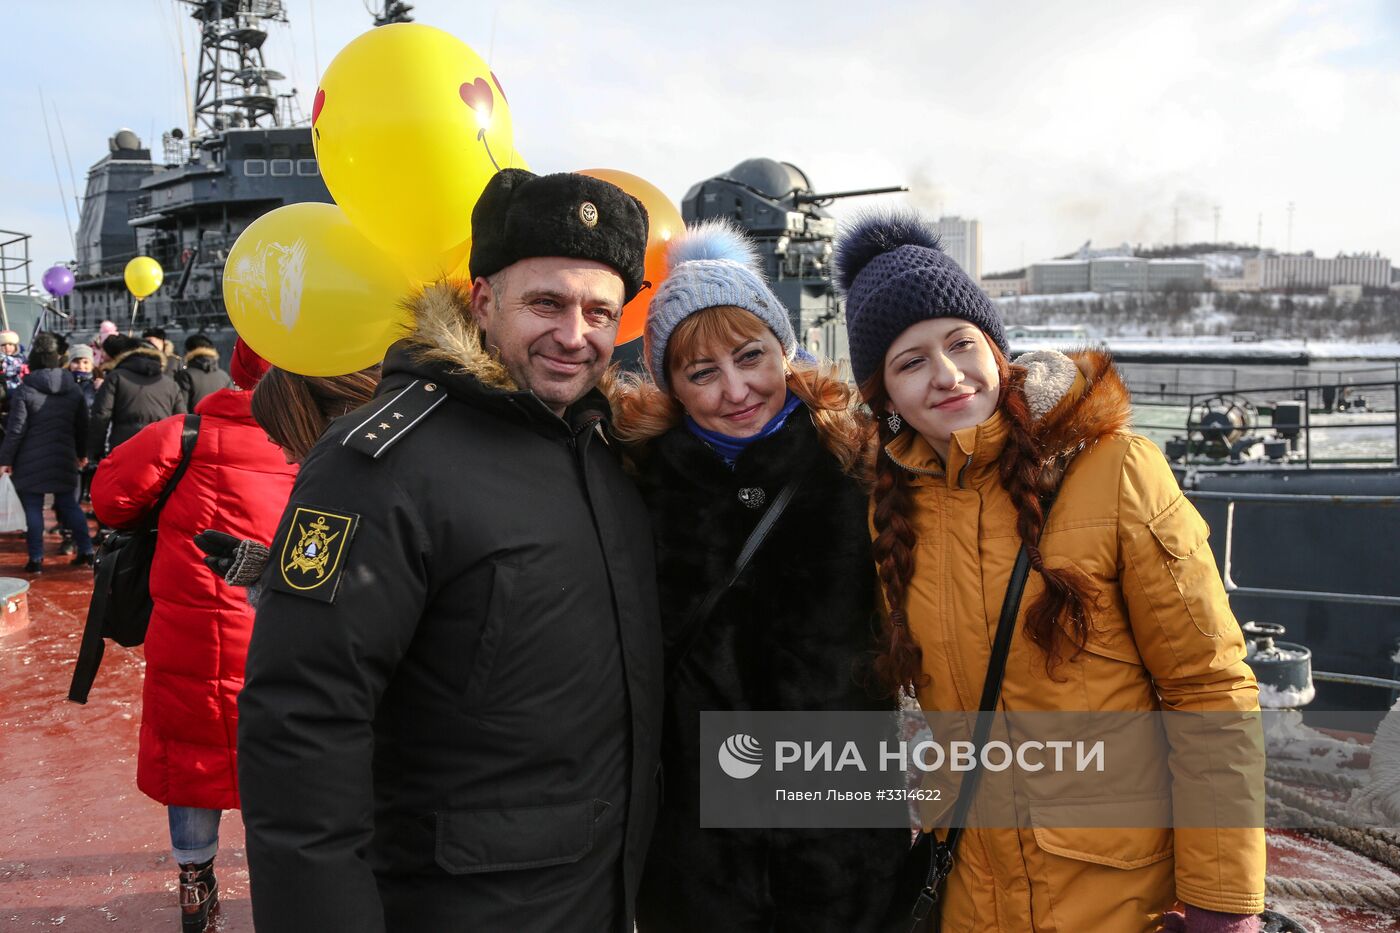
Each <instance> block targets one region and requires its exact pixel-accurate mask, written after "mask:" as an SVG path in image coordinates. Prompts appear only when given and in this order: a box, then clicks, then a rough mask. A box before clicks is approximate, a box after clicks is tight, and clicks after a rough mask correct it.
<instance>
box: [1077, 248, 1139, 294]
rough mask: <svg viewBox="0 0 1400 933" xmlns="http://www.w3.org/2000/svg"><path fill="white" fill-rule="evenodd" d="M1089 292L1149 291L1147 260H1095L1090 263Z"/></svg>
mask: <svg viewBox="0 0 1400 933" xmlns="http://www.w3.org/2000/svg"><path fill="white" fill-rule="evenodd" d="M1089 290H1090V291H1095V292H1142V291H1146V290H1147V260H1146V259H1138V258H1136V257H1132V256H1117V257H1114V258H1112V259H1094V260H1091V261H1090V262H1089Z"/></svg>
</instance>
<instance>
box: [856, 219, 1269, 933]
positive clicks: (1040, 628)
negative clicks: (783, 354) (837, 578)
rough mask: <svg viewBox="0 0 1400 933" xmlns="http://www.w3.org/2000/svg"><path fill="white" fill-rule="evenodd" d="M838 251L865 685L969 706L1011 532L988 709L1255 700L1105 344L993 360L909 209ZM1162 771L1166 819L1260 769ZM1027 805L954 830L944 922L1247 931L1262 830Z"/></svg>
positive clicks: (1040, 929)
mask: <svg viewBox="0 0 1400 933" xmlns="http://www.w3.org/2000/svg"><path fill="white" fill-rule="evenodd" d="M836 259H837V267H838V271H839V278H840V284H841V286H842V288H843V289H844V291H845V292H846V316H847V327H848V329H849V336H850V346H851V365H852V369H853V371H854V375H855V378H856V382H857V384H858V385H859V386H860V389H861V393H862V396H863V397H864V398H865V400H866V401H867V402H868V403H869V405H870V407H871V409H872V411H873V412H875V413H876V414H877V415H878V416H880V417H881V418H882V419H885V420H884V421H883V423H882V425H881V428H880V442H881V446H882V450H881V451H880V452H879V453H878V455H877V458H876V468H875V477H876V484H875V489H874V493H873V496H872V503H871V528H872V536H873V538H874V555H875V559H876V561H877V564H878V570H879V576H880V581H881V584H882V588H883V591H884V596H885V600H886V604H887V607H888V613H887V618H886V620H885V633H884V644H883V647H882V650H881V654H880V656H879V658H878V659H877V669H878V671H879V673H880V676H881V678H882V679H883V680H884V682H885V684H886V686H887V687H889V688H890V689H892V690H900V689H902V690H904V691H906V692H908V693H910V694H912V695H915V696H917V698H918V700H919V703H920V705H921V706H922V707H923V709H924V710H926V711H958V710H976V709H977V708H978V705H979V700H980V695H981V692H982V688H983V680H984V677H985V674H986V672H987V669H988V664H989V659H990V656H991V646H992V643H993V636H994V634H995V632H996V629H997V623H998V617H999V614H1000V611H1001V605H1002V600H1003V598H1004V596H1005V593H1006V589H1007V583H1008V581H1009V579H1010V576H1011V570H1012V565H1013V563H1014V562H1015V559H1016V555H1017V552H1018V550H1019V549H1020V548H1021V546H1022V545H1024V546H1025V547H1026V550H1027V554H1028V556H1029V558H1030V566H1031V568H1032V569H1031V571H1030V573H1029V577H1028V579H1027V583H1026V589H1025V594H1024V598H1023V599H1022V602H1021V606H1020V610H1019V615H1018V617H1017V629H1016V634H1015V637H1014V638H1013V639H1012V642H1011V649H1010V652H1009V655H1008V659H1007V664H1006V673H1005V679H1004V682H1003V684H1002V688H1001V694H1000V703H999V706H998V709H1000V710H1003V711H1006V712H1008V713H1014V712H1025V711H1092V712H1105V711H1122V712H1136V711H1154V710H1168V711H1173V710H1181V711H1193V712H1202V711H1227V712H1247V711H1252V710H1257V709H1258V688H1257V685H1256V683H1255V679H1254V676H1253V674H1252V673H1251V671H1250V669H1249V667H1248V666H1247V665H1246V664H1245V662H1244V656H1245V645H1244V639H1243V636H1242V635H1241V633H1240V629H1239V626H1238V624H1237V623H1236V621H1235V618H1234V616H1233V615H1232V613H1231V611H1230V608H1229V605H1228V603H1227V602H1226V597H1225V591H1224V587H1223V586H1222V584H1221V581H1220V576H1219V574H1218V572H1217V571H1216V567H1215V560H1214V557H1213V556H1212V555H1211V551H1210V548H1209V546H1208V545H1207V544H1206V535H1207V527H1206V524H1205V522H1204V521H1203V520H1202V519H1201V517H1200V515H1199V514H1198V513H1197V512H1196V510H1195V508H1194V507H1192V505H1191V504H1190V502H1188V501H1187V500H1186V499H1185V498H1184V497H1183V495H1182V493H1181V490H1180V488H1179V487H1178V485H1177V483H1176V480H1175V478H1174V477H1173V475H1172V472H1171V469H1170V468H1169V467H1168V465H1167V462H1166V460H1165V458H1164V457H1163V456H1162V453H1161V452H1160V451H1159V450H1158V449H1157V447H1156V446H1155V445H1154V444H1153V443H1152V442H1151V441H1149V440H1147V439H1146V438H1143V437H1141V436H1139V435H1135V434H1133V433H1131V432H1130V430H1129V423H1130V421H1131V418H1132V410H1131V404H1130V399H1129V395H1128V391H1127V389H1126V388H1125V387H1124V385H1123V383H1122V381H1121V379H1120V378H1119V376H1118V374H1117V373H1116V372H1115V370H1114V368H1113V365H1112V363H1111V361H1110V360H1109V358H1108V356H1107V354H1106V353H1103V352H1100V351H1088V352H1082V353H1077V354H1075V355H1074V356H1072V357H1070V356H1065V355H1063V354H1059V353H1054V352H1039V353H1031V354H1027V355H1026V356H1023V357H1021V358H1020V359H1018V360H1017V361H1016V362H1015V363H1010V362H1008V357H1009V351H1008V348H1007V343H1006V338H1005V336H1004V333H1003V329H1002V324H1001V321H1000V319H999V317H998V315H997V312H996V310H995V309H994V308H993V306H992V305H991V303H990V301H989V300H988V299H987V297H986V295H985V294H984V293H983V292H982V291H981V290H980V289H979V288H978V287H977V286H976V284H975V283H973V282H972V281H971V280H970V279H969V278H968V276H967V275H966V274H965V273H964V272H963V271H962V270H961V269H960V268H958V266H957V265H956V264H955V263H954V262H953V261H952V260H951V259H950V258H949V257H948V256H947V255H946V254H945V253H944V252H943V251H942V250H941V249H940V248H939V246H938V238H937V235H936V233H934V232H933V230H932V229H931V228H930V227H929V225H928V224H927V223H926V222H925V221H923V220H922V219H921V218H919V217H918V216H917V215H914V214H888V215H870V216H867V217H865V218H864V219H862V220H861V221H859V222H858V223H856V224H855V225H854V226H853V227H852V228H850V229H849V230H848V231H846V232H845V233H844V234H843V236H842V237H841V238H840V239H839V241H838V243H837V253H836ZM1054 494H1057V497H1056V498H1054V499H1053V500H1051V499H1050V496H1051V495H1054ZM1047 501H1053V507H1052V508H1051V510H1050V512H1049V514H1048V520H1047V515H1046V513H1045V512H1044V509H1043V505H1044V503H1045V502H1047ZM1042 525H1043V526H1044V527H1042ZM1174 757H1175V756H1174V755H1171V754H1169V755H1168V758H1169V759H1173V758H1174ZM1181 765H1182V762H1180V761H1177V760H1168V761H1163V762H1162V769H1163V771H1164V772H1165V771H1167V769H1168V768H1169V767H1171V766H1176V767H1174V768H1172V769H1171V770H1172V773H1170V774H1164V775H1163V777H1162V781H1161V786H1162V787H1163V788H1167V790H1164V793H1163V799H1162V800H1161V801H1160V804H1161V805H1162V807H1163V812H1167V813H1170V812H1172V810H1171V804H1172V800H1173V799H1175V801H1176V803H1177V808H1178V810H1179V809H1181V807H1182V805H1183V804H1184V803H1185V802H1186V801H1188V800H1190V799H1191V798H1192V795H1196V796H1199V795H1201V794H1206V795H1210V794H1228V795H1230V796H1231V797H1232V798H1234V799H1241V798H1250V797H1252V796H1256V790H1257V789H1256V788H1255V787H1254V786H1251V785H1252V784H1254V783H1259V784H1262V764H1261V765H1260V767H1259V768H1258V769H1255V768H1251V767H1245V768H1240V767H1231V766H1230V765H1229V764H1228V763H1226V762H1223V761H1222V762H1217V763H1216V764H1215V766H1214V767H1213V768H1210V767H1207V768H1205V769H1201V768H1197V767H1182V766H1181ZM1032 813H1033V816H1032V821H1031V822H1032V825H1030V826H1028V827H1026V828H1020V829H1018V828H1005V829H998V828H969V829H968V830H966V831H965V832H964V833H963V836H962V839H961V840H960V846H959V848H958V850H957V854H956V858H955V860H954V863H953V869H952V872H951V875H950V876H949V877H948V880H947V882H946V884H945V885H944V888H943V891H942V892H941V896H940V900H939V907H940V908H941V917H942V928H941V929H942V930H943V931H944V933H968V931H977V933H982V931H1006V933H1011V931H1015V933H1026V931H1034V933H1050V931H1055V933H1084V931H1095V933H1097V931H1106V933H1143V931H1156V930H1162V929H1166V930H1186V931H1190V933H1217V931H1225V933H1244V931H1254V930H1257V929H1258V921H1257V920H1256V918H1255V915H1256V914H1258V913H1259V911H1261V910H1262V909H1263V907H1264V863H1265V854H1264V831H1263V829H1262V828H1229V827H1226V828H1214V827H1200V826H1195V827H1192V828H1178V829H1176V830H1175V831H1173V830H1172V829H1171V828H1167V827H1166V826H1162V827H1161V828H1152V827H1146V828H1129V829H1077V828H1062V827H1057V826H1055V825H1054V823H1053V820H1039V819H1035V817H1034V811H1032ZM1100 825H1102V824H1100Z"/></svg>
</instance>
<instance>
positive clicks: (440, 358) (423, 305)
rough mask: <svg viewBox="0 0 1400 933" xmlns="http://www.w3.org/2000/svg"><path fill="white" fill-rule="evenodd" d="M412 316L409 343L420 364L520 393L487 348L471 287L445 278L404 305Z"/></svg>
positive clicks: (426, 288) (406, 300)
mask: <svg viewBox="0 0 1400 933" xmlns="http://www.w3.org/2000/svg"><path fill="white" fill-rule="evenodd" d="M403 307H404V308H405V309H406V310H407V311H408V313H409V314H410V315H411V318H412V322H411V324H410V326H409V333H408V336H407V340H408V342H409V344H410V345H411V346H412V355H413V358H414V359H415V360H417V361H418V362H420V363H446V364H448V365H449V366H451V367H452V370H453V371H454V372H455V373H458V374H462V375H468V376H472V377H474V378H475V379H476V380H477V381H478V382H480V383H481V384H482V385H484V386H487V387H489V388H494V389H502V390H504V391H507V392H516V391H519V387H518V386H516V384H515V381H514V380H513V379H511V377H510V373H508V372H506V368H505V367H504V366H503V365H501V362H500V360H498V359H496V357H495V355H494V354H492V353H491V352H490V351H489V350H487V349H486V346H485V344H484V343H483V341H482V333H481V328H480V326H478V325H477V323H476V319H475V318H473V317H472V314H471V286H470V285H469V284H467V283H466V282H460V281H456V280H453V279H444V280H442V281H440V282H436V283H434V284H432V285H428V286H425V287H424V288H423V289H422V290H420V291H415V292H414V293H413V294H411V295H409V296H408V298H406V299H405V300H404V302H403Z"/></svg>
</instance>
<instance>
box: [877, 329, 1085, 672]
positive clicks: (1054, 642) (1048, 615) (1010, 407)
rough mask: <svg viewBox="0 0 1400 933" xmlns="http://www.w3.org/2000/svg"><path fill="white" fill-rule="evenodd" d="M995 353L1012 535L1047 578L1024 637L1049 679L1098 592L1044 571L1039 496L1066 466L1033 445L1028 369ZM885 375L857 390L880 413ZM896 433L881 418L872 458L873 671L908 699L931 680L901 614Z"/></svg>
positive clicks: (902, 515) (906, 545)
mask: <svg viewBox="0 0 1400 933" xmlns="http://www.w3.org/2000/svg"><path fill="white" fill-rule="evenodd" d="M992 353H993V355H994V356H995V357H996V361H997V369H998V371H999V373H1000V376H1001V386H1002V388H1001V395H1000V398H999V399H998V402H997V407H998V409H999V410H1000V412H1001V414H1002V417H1003V418H1004V419H1005V421H1006V423H1007V426H1008V429H1009V430H1008V437H1007V444H1006V448H1005V449H1004V450H1003V451H1002V455H1001V460H1000V462H999V465H998V475H999V478H1000V480H1001V484H1002V486H1003V488H1005V489H1006V491H1007V493H1008V494H1009V495H1010V496H1011V501H1012V504H1013V505H1014V506H1015V508H1016V533H1017V535H1018V536H1019V537H1020V539H1021V541H1022V542H1023V543H1024V544H1025V546H1026V550H1027V552H1028V554H1029V556H1030V559H1031V567H1032V568H1033V569H1034V570H1035V571H1036V572H1037V573H1038V574H1039V575H1040V577H1041V578H1042V579H1043V580H1044V581H1045V588H1044V590H1043V592H1041V594H1040V595H1039V596H1038V597H1037V598H1036V599H1035V600H1034V602H1032V603H1031V605H1030V607H1029V608H1028V609H1027V610H1026V615H1025V620H1026V624H1025V631H1026V637H1027V638H1029V639H1030V640H1031V641H1032V642H1034V643H1035V644H1036V645H1037V646H1039V647H1040V649H1041V650H1042V651H1043V652H1044V653H1045V670H1046V673H1047V674H1048V675H1049V676H1052V677H1053V676H1054V669H1055V667H1056V665H1058V664H1059V663H1060V662H1061V661H1062V660H1064V654H1065V652H1064V650H1063V649H1064V641H1065V640H1066V639H1067V640H1068V641H1069V643H1070V644H1071V645H1072V646H1073V654H1072V655H1071V657H1073V656H1076V655H1078V653H1079V652H1080V651H1081V650H1082V649H1083V647H1084V645H1085V643H1086V642H1087V641H1088V638H1089V630H1090V628H1091V626H1092V624H1093V608H1094V606H1095V605H1096V603H1097V599H1098V590H1097V588H1096V587H1095V586H1094V584H1093V582H1092V581H1091V580H1090V579H1089V577H1088V576H1087V575H1086V574H1084V573H1083V572H1082V571H1080V570H1079V569H1078V568H1075V567H1055V568H1052V567H1047V566H1046V565H1045V561H1044V560H1043V558H1042V557H1041V554H1040V549H1039V546H1038V545H1039V540H1040V531H1041V528H1042V527H1043V525H1044V521H1045V514H1044V510H1043V506H1042V504H1041V501H1042V500H1041V496H1042V495H1044V494H1046V493H1049V492H1051V491H1053V488H1054V484H1055V483H1058V481H1059V479H1060V473H1059V468H1060V467H1062V466H1063V464H1062V463H1057V462H1056V461H1055V459H1054V458H1053V457H1051V458H1049V459H1048V460H1047V458H1046V456H1045V454H1044V453H1043V452H1042V451H1041V450H1040V448H1039V447H1038V446H1037V444H1036V442H1035V436H1034V431H1033V427H1034V422H1033V419H1032V418H1031V415H1030V410H1029V408H1028V407H1027V404H1026V397H1025V394H1024V391H1023V386H1024V383H1025V379H1026V370H1025V368H1024V367H1020V366H1013V365H1011V364H1010V363H1008V362H1007V360H1006V358H1005V356H1003V355H1002V353H1001V352H1000V351H999V350H998V349H997V348H996V346H995V345H993V346H992ZM883 376H884V374H883V373H882V372H881V371H879V370H877V371H876V372H875V374H874V375H873V376H872V377H871V378H870V379H869V380H867V381H866V382H865V383H864V384H863V385H862V386H861V395H862V397H864V398H865V399H866V401H867V402H868V403H869V405H870V408H871V410H872V411H874V412H877V413H878V412H883V411H885V410H886V405H887V403H888V401H889V396H888V394H887V393H886V391H885V386H884V378H883ZM894 436H895V435H894V432H892V431H891V430H890V429H889V425H888V424H887V423H886V422H885V421H884V419H880V423H879V443H880V449H879V450H878V451H877V452H876V456H875V488H874V490H873V492H872V498H873V502H874V513H873V519H874V526H875V540H874V543H873V546H872V547H873V552H874V558H875V564H876V568H877V572H878V575H879V579H880V584H881V587H882V588H883V591H884V596H885V603H886V605H887V607H888V609H889V611H888V613H887V615H886V619H885V623H884V628H883V631H882V637H881V644H880V650H879V654H878V656H877V657H876V659H875V662H874V671H875V675H876V677H878V678H879V680H880V683H881V684H882V685H883V686H884V687H885V689H887V690H888V691H889V692H890V693H891V694H894V693H898V692H900V691H903V692H905V693H908V694H909V695H911V696H912V695H913V694H914V693H915V691H916V690H917V688H919V687H921V686H924V685H925V684H926V683H927V681H928V675H927V674H925V673H924V670H923V651H922V649H921V648H920V647H919V643H918V642H917V641H916V640H915V638H914V636H913V633H912V632H910V630H909V624H908V617H907V615H906V609H905V607H906V601H907V597H908V590H909V581H910V580H911V579H913V576H914V547H915V545H916V543H917V540H918V539H917V535H916V534H915V532H914V525H913V521H912V516H913V512H914V507H915V506H914V499H913V496H912V494H911V492H910V485H909V474H908V472H907V471H905V470H903V469H902V468H900V467H899V466H898V465H896V464H895V463H894V462H893V461H892V460H890V458H889V457H888V456H886V455H885V454H884V447H885V445H887V444H889V443H890V441H892V440H894ZM1061 619H1063V627H1062V624H1061V621H1060V620H1061ZM1066 629H1068V631H1066Z"/></svg>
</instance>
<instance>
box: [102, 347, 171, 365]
mask: <svg viewBox="0 0 1400 933" xmlns="http://www.w3.org/2000/svg"><path fill="white" fill-rule="evenodd" d="M142 356H148V357H150V358H151V359H153V360H155V361H156V362H157V363H159V364H160V365H161V366H162V367H164V366H165V354H164V353H161V352H160V351H159V350H157V349H156V348H155V347H149V346H142V347H136V348H134V349H131V350H127V351H126V352H125V353H118V354H117V355H116V356H114V357H112V359H111V366H112V368H113V369H115V368H116V367H118V366H120V365H121V364H123V363H125V362H126V361H127V360H129V359H132V358H133V357H142Z"/></svg>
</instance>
